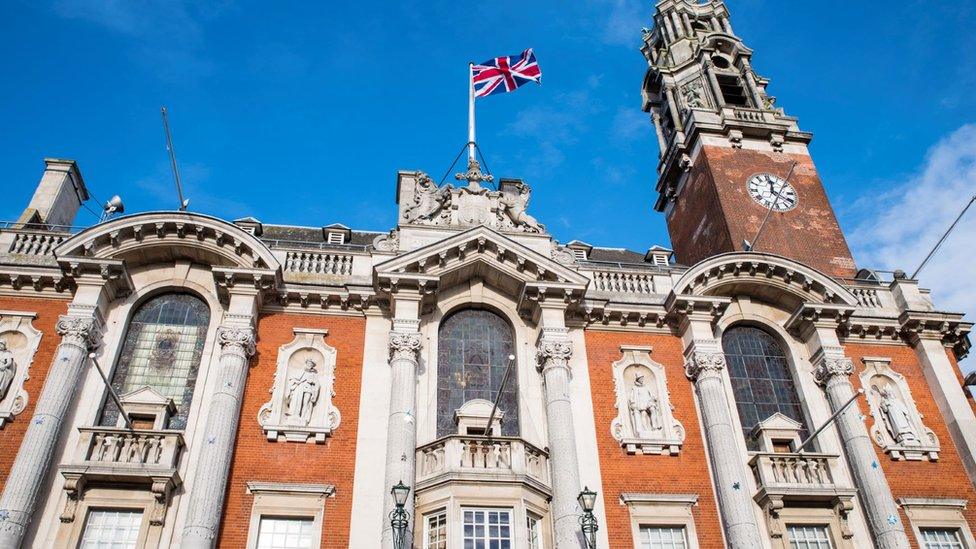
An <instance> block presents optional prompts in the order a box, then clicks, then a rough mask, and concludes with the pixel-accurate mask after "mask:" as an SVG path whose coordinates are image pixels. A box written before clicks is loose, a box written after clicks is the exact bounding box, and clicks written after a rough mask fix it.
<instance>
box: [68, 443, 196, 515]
mask: <svg viewBox="0 0 976 549" xmlns="http://www.w3.org/2000/svg"><path fill="white" fill-rule="evenodd" d="M78 430H79V432H80V436H79V438H78V446H77V447H76V450H75V456H76V458H75V459H74V460H72V461H70V462H69V463H67V464H65V465H62V466H61V467H60V468H59V470H60V472H61V475H62V476H64V478H65V486H64V489H65V491H66V492H67V496H68V497H67V502H66V504H65V509H64V511H63V512H62V514H61V521H62V522H71V521H73V520H74V514H75V510H76V508H77V503H78V499H79V498H80V497H81V495H82V494H83V493H84V491H85V489H86V488H87V487H88V486H90V485H91V484H95V483H98V484H105V485H116V484H120V483H126V484H142V485H146V486H148V487H149V489H150V490H151V491H152V493H153V495H154V497H155V500H156V505H155V506H154V509H153V512H152V514H151V516H150V521H151V523H152V524H153V525H160V524H162V521H163V517H164V516H165V513H166V505H167V503H168V501H169V496H170V494H171V493H172V490H173V489H174V488H175V487H177V486H179V484H180V483H181V480H180V476H179V473H178V472H177V467H178V466H179V461H180V457H181V455H182V454H183V448H184V446H185V445H184V441H183V435H182V433H181V432H180V431H173V430H157V429H134V430H129V429H124V428H121V427H81V428H79V429H78Z"/></svg>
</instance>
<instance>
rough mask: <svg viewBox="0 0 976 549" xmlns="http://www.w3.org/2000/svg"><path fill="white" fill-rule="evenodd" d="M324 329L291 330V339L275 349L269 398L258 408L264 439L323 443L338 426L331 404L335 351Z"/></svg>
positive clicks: (333, 406) (335, 412) (336, 416)
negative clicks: (276, 355) (292, 336)
mask: <svg viewBox="0 0 976 549" xmlns="http://www.w3.org/2000/svg"><path fill="white" fill-rule="evenodd" d="M325 335H326V331H325V330H313V329H303V328H296V329H295V338H294V339H293V340H292V341H291V342H289V343H287V344H285V345H282V346H281V347H279V348H278V360H277V368H276V370H275V377H274V383H273V385H272V386H271V389H269V391H268V392H269V393H271V399H270V400H269V401H268V402H266V403H265V404H264V405H263V406H262V407H261V409H260V410H259V411H258V423H260V424H261V428H262V429H263V430H264V433H265V435H266V436H267V437H268V440H279V439H284V440H286V441H290V442H308V441H310V440H314V441H315V442H317V443H324V442H325V439H326V437H327V436H329V435H331V434H332V432H333V431H334V430H335V429H336V428H337V427H338V426H339V422H340V420H341V416H340V414H339V410H338V409H337V408H336V407H335V405H334V404H333V400H332V399H333V397H334V396H335V369H336V350H335V349H334V348H332V347H331V346H329V345H327V344H326V343H325Z"/></svg>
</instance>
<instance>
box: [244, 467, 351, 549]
mask: <svg viewBox="0 0 976 549" xmlns="http://www.w3.org/2000/svg"><path fill="white" fill-rule="evenodd" d="M247 493H249V494H251V495H253V496H254V502H253V503H252V504H251V519H250V522H249V525H248V531H247V549H257V546H258V535H259V533H260V530H261V518H262V517H267V518H294V519H302V518H304V519H309V518H310V519H312V532H313V537H312V545H311V549H319V547H320V544H321V542H322V525H323V523H324V521H325V500H326V499H327V498H329V497H331V496H334V495H335V487H334V486H332V485H331V484H289V483H281V482H258V481H251V482H248V483H247ZM314 533H318V535H317V536H315V535H314Z"/></svg>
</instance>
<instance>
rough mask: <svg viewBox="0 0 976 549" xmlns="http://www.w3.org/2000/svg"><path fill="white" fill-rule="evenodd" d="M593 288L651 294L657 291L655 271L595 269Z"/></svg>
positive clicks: (614, 291)
mask: <svg viewBox="0 0 976 549" xmlns="http://www.w3.org/2000/svg"><path fill="white" fill-rule="evenodd" d="M590 274H591V278H592V279H593V285H592V289H593V290H594V291H597V292H611V293H622V294H636V295H651V294H655V293H658V292H656V291H655V285H654V273H650V272H641V271H593V272H591V273H590Z"/></svg>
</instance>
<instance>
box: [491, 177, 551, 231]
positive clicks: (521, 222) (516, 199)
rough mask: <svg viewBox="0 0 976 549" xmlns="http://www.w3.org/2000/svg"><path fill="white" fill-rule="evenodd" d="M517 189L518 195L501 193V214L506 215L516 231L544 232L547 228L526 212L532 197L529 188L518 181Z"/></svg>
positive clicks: (499, 201)
mask: <svg viewBox="0 0 976 549" xmlns="http://www.w3.org/2000/svg"><path fill="white" fill-rule="evenodd" d="M515 189H516V190H517V191H518V194H512V193H501V196H500V197H499V198H498V203H499V205H500V206H501V210H502V211H501V212H499V213H500V214H502V215H505V216H506V217H507V218H508V219H509V220H510V221H511V222H512V224H513V225H514V226H515V228H516V229H522V230H524V231H527V232H542V231H544V230H545V227H543V225H542V224H541V223H539V222H538V221H536V219H535V218H534V217H532V216H531V215H529V214H528V212H527V211H526V210H528V208H529V197H530V196H531V195H532V191H531V190H530V189H529V186H528V185H526V184H525V183H523V182H521V181H518V182H516V183H515Z"/></svg>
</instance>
